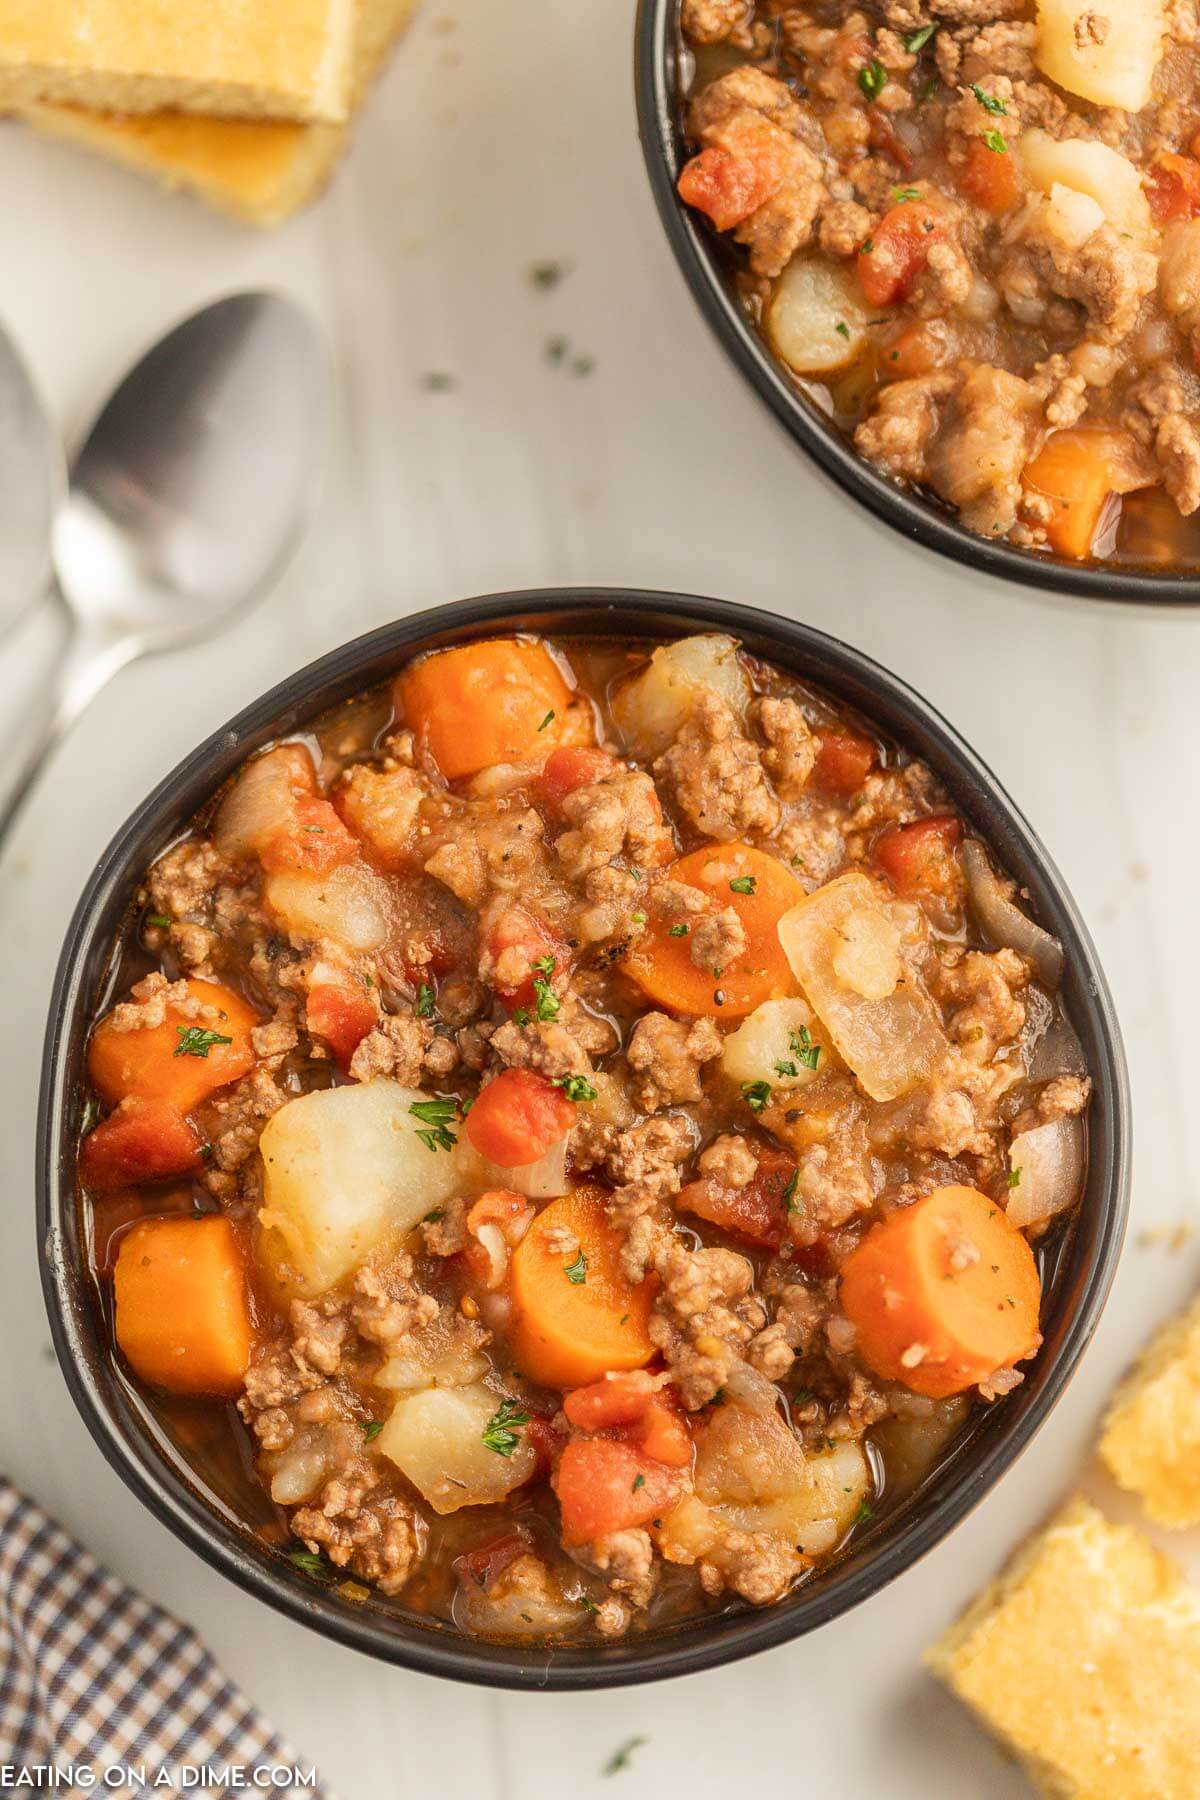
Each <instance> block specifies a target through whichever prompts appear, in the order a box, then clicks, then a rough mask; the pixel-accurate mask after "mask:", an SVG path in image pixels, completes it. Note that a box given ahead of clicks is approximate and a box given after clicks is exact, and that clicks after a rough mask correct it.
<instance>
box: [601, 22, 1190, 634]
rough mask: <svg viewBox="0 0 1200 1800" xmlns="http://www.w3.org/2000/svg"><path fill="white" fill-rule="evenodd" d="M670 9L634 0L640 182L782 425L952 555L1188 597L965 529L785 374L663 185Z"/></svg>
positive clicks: (1027, 580)
mask: <svg viewBox="0 0 1200 1800" xmlns="http://www.w3.org/2000/svg"><path fill="white" fill-rule="evenodd" d="M678 14H679V0H638V11H637V22H636V25H635V27H634V89H635V95H636V101H637V118H638V134H639V136H640V138H641V142H642V154H643V157H644V160H645V164H646V172H647V174H648V176H649V179H650V188H651V191H652V193H653V195H654V200H655V204H656V206H657V208H658V216H659V219H660V220H661V222H662V225H663V228H664V230H665V232H666V235H667V241H668V242H669V244H670V246H671V249H672V250H673V251H674V254H675V260H676V262H677V263H678V264H679V267H680V269H681V271H682V273H683V277H684V280H685V281H686V283H687V285H688V288H689V289H690V290H691V294H692V298H693V299H694V300H695V301H696V303H697V305H698V306H699V308H700V311H701V313H702V314H703V316H704V318H705V320H706V321H707V323H708V325H709V327H710V328H711V330H712V331H713V333H714V334H715V336H716V337H717V339H718V341H719V342H720V344H721V347H722V349H723V350H724V351H725V352H726V354H727V355H728V356H729V358H730V360H731V361H732V362H733V363H734V365H735V367H736V368H738V369H739V370H740V371H741V373H742V375H743V376H744V377H745V378H746V380H747V381H748V382H749V383H750V386H751V387H752V388H753V389H754V390H755V392H756V393H757V394H758V396H759V398H760V399H761V400H764V401H765V402H766V404H767V406H768V407H769V408H770V410H771V412H772V413H774V415H775V417H776V419H777V420H778V421H779V423H780V424H781V425H782V426H783V428H784V430H785V431H787V432H788V434H789V435H790V436H791V437H792V438H793V439H794V440H795V441H796V443H798V444H799V446H800V448H801V449H802V450H804V451H805V452H806V453H807V454H808V455H809V456H810V457H811V458H812V460H813V461H814V462H815V463H816V464H817V465H818V467H819V468H820V469H822V470H823V471H824V473H825V474H826V475H828V476H830V477H831V478H832V480H833V481H834V482H835V483H836V484H837V486H838V487H840V488H841V489H842V490H843V492H845V493H847V494H849V495H850V496H851V497H852V498H853V499H855V500H858V501H860V502H861V503H862V504H863V505H864V506H866V507H867V508H868V510H869V511H871V512H872V513H874V514H875V517H876V518H878V519H881V520H882V521H883V522H884V524H885V525H889V526H891V527H892V529H893V530H894V531H898V532H899V533H900V534H901V536H903V537H906V538H909V539H910V540H911V541H913V542H914V543H918V544H921V545H923V546H924V547H925V548H926V549H928V550H935V551H937V552H938V553H939V554H940V555H942V556H946V557H949V558H951V559H952V560H953V561H954V562H958V563H965V564H967V565H969V566H970V567H972V568H976V569H982V570H984V571H985V573H987V574H988V575H994V576H997V577H998V578H1000V579H1001V580H1004V581H1015V582H1021V583H1024V584H1025V585H1026V586H1029V587H1037V588H1043V589H1047V590H1049V591H1050V592H1052V593H1056V594H1058V595H1060V596H1063V595H1065V596H1068V597H1075V598H1086V599H1089V600H1110V601H1124V602H1126V603H1127V604H1134V605H1159V606H1194V605H1197V604H1200V569H1192V570H1181V571H1180V572H1178V573H1177V574H1170V575H1168V574H1150V573H1147V572H1146V571H1144V570H1141V569H1138V568H1134V567H1127V566H1125V565H1121V566H1117V565H1110V566H1104V565H1099V564H1087V565H1078V564H1073V563H1066V562H1060V561H1058V560H1056V559H1050V558H1048V557H1044V556H1038V555H1035V554H1034V553H1033V552H1032V551H1028V550H1021V549H1019V548H1018V547H1017V546H1016V545H1014V544H1009V543H1006V542H1001V541H997V540H994V539H991V538H984V537H980V536H979V534H978V533H977V532H973V531H968V530H967V528H966V526H964V525H960V524H959V522H958V520H957V519H956V518H955V517H954V516H953V515H952V514H951V513H949V512H943V511H942V510H941V509H940V508H939V507H938V506H937V505H936V504H935V503H934V502H933V501H932V500H927V499H925V498H923V497H921V496H919V495H918V494H916V493H914V492H913V491H911V490H910V489H908V488H904V487H901V486H899V485H898V484H897V483H896V482H893V481H889V480H888V478H887V477H886V476H885V475H881V474H880V473H879V471H878V470H876V469H874V468H873V467H872V466H871V464H870V463H868V462H867V461H866V460H865V458H863V457H861V456H860V455H859V454H858V452H857V451H856V450H855V449H854V447H853V445H852V444H851V443H850V441H849V440H848V439H847V438H846V437H845V436H844V435H843V433H842V432H841V431H840V430H839V429H838V427H837V426H836V425H835V424H834V423H833V422H832V421H831V420H828V419H826V418H824V417H823V415H822V414H821V413H820V411H819V410H818V408H817V407H816V406H814V405H813V404H812V403H811V402H810V401H809V400H807V399H806V398H805V396H804V395H803V394H802V393H801V392H800V391H799V390H798V389H797V388H796V387H795V386H794V385H793V383H792V381H791V380H790V379H789V378H788V376H787V375H786V374H785V373H784V370H783V366H782V364H781V363H780V362H779V361H778V360H777V359H776V358H775V357H774V356H773V355H772V354H771V352H770V351H769V350H768V349H767V346H766V344H765V343H764V342H763V340H762V339H761V338H760V337H759V335H758V333H757V332H756V331H755V330H754V328H753V326H752V325H751V323H750V321H749V319H748V318H747V317H746V314H745V312H744V310H743V308H742V306H741V305H740V303H739V301H738V299H737V297H736V295H735V294H734V293H733V292H732V290H731V284H730V280H729V268H730V252H729V251H728V248H727V247H724V246H723V244H722V240H721V239H719V238H718V236H717V234H716V233H715V232H713V231H712V230H711V229H710V228H709V227H708V226H707V225H704V224H702V223H701V222H700V221H699V219H698V218H697V216H696V215H695V213H693V212H691V211H690V210H689V208H687V207H686V206H684V204H683V202H682V201H681V200H680V198H679V196H678V194H677V193H676V191H675V180H676V177H677V176H678V173H679V170H680V169H681V168H682V166H683V163H684V161H685V160H686V156H687V150H686V146H685V143H684V138H683V133H682V131H681V129H680V120H679V107H678V101H677V97H676V95H677V87H676V54H677V33H678V24H677V21H678Z"/></svg>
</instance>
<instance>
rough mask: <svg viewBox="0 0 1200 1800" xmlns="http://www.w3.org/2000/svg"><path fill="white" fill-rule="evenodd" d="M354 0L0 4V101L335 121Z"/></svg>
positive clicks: (17, 0) (348, 58) (344, 95)
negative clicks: (50, 101)
mask: <svg viewBox="0 0 1200 1800" xmlns="http://www.w3.org/2000/svg"><path fill="white" fill-rule="evenodd" d="M357 25H358V0H0V107H8V108H10V109H15V108H17V107H19V106H22V105H28V104H29V103H30V102H31V101H34V100H59V101H69V102H73V103H74V104H75V105H77V106H88V107H94V108H97V109H99V110H101V111H107V112H125V113H132V112H155V111H158V110H160V109H162V108H165V107H170V108H172V109H175V110H179V111H183V112H199V113H217V114H221V115H223V116H226V117H230V118H255V119H295V120H301V121H304V122H311V123H325V124H332V125H337V124H340V123H341V122H342V120H343V119H345V118H346V117H347V115H348V113H349V109H350V88H351V77H352V63H353V49H354V34H355V30H356V28H357Z"/></svg>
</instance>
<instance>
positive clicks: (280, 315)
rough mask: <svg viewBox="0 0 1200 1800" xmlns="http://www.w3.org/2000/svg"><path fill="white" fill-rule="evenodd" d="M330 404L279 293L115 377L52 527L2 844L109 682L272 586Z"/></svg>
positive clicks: (1, 801) (312, 491)
mask: <svg viewBox="0 0 1200 1800" xmlns="http://www.w3.org/2000/svg"><path fill="white" fill-rule="evenodd" d="M328 400H329V366H328V361H327V358H326V355H325V353H324V350H323V347H322V344H321V341H320V339H319V337H318V335H317V331H316V328H315V327H314V325H313V324H312V322H311V321H310V320H309V319H308V317H307V316H306V315H305V314H304V313H303V312H301V311H300V309H299V308H298V307H297V306H295V305H294V304H293V303H292V302H291V301H290V300H286V299H284V298H283V297H282V296H281V295H278V294H267V293H249V294H234V295H232V296H231V297H230V298H229V299H227V300H220V301H218V302H217V303H216V304H215V305H213V306H208V307H205V308H204V310H203V311H201V312H198V313H195V314H194V315H193V316H192V317H191V318H190V319H185V320H184V322H183V324H182V325H179V326H177V327H176V328H175V330H174V331H172V332H171V333H170V334H169V335H168V336H167V337H165V338H163V339H162V341H161V342H160V343H158V344H156V345H155V346H154V348H153V349H152V350H151V351H150V352H149V353H148V355H147V356H145V357H144V358H143V360H142V361H141V362H139V363H138V364H137V365H136V366H135V367H134V368H133V369H131V370H130V372H129V374H128V375H126V377H125V379H124V381H122V383H121V385H120V386H119V387H118V388H117V390H116V392H115V393H114V394H113V395H112V397H111V398H110V399H109V401H108V403H107V405H106V406H105V407H104V409H103V411H102V412H101V413H100V416H99V418H98V419H97V420H96V422H95V424H94V425H93V426H92V429H91V431H90V433H89V434H88V437H87V440H86V442H85V443H84V445H83V448H82V450H81V451H80V452H79V456H78V458H77V459H76V462H75V465H74V468H73V469H72V471H71V482H70V491H69V493H68V496H67V498H66V500H65V502H64V503H63V505H62V506H61V507H60V508H59V511H58V514H57V516H56V518H55V521H54V529H53V555H54V567H55V571H56V573H57V576H58V586H57V589H56V593H55V598H56V600H57V602H58V604H59V605H60V606H61V608H62V609H63V610H64V612H65V614H66V620H67V626H68V631H67V637H66V641H65V643H64V645H63V647H62V649H61V651H60V653H59V658H58V662H57V665H56V666H55V667H54V669H53V670H52V671H51V673H50V675H49V676H48V678H47V680H46V684H45V691H44V693H43V694H41V695H40V696H39V700H38V708H37V712H38V716H37V718H36V719H35V721H34V722H33V723H32V725H31V724H30V723H28V722H23V723H22V726H21V729H20V732H19V735H18V734H17V733H16V732H13V733H12V735H11V737H10V741H9V743H8V744H7V745H6V746H5V748H6V749H7V750H8V752H9V754H8V756H7V757H4V758H0V766H2V767H3V768H4V770H5V774H6V777H7V780H6V782H5V784H4V786H3V790H2V797H0V840H2V839H3V837H4V835H5V833H6V831H7V830H8V828H9V826H10V825H11V823H12V820H13V818H14V816H15V815H16V813H17V811H18V809H19V808H20V806H21V803H22V801H23V800H24V798H25V796H26V794H27V793H28V792H29V789H30V787H31V786H32V784H33V782H34V780H35V779H36V777H37V775H38V773H39V771H40V769H41V766H42V763H43V762H44V760H45V758H46V757H47V756H48V755H49V753H50V751H51V750H53V748H54V746H55V745H56V744H57V743H59V742H60V741H61V739H62V738H63V737H64V736H65V734H66V733H67V732H68V731H69V730H70V728H71V726H72V725H73V724H74V723H75V721H76V719H77V718H78V717H79V715H80V713H81V712H82V711H83V710H84V708H85V707H86V706H87V705H88V704H89V702H90V701H91V700H93V699H94V698H95V696H96V694H98V693H99V691H100V689H101V688H102V687H103V686H104V684H105V683H106V682H107V681H108V680H109V679H110V678H111V677H112V676H113V675H115V674H116V672H117V671H118V670H119V669H121V668H123V667H124V666H125V664H126V663H129V662H132V661H133V660H134V658H135V657H138V656H143V655H146V654H148V653H150V652H153V651H158V650H173V649H177V648H179V646H180V645H183V644H187V643H189V642H194V641H196V640H197V639H200V638H204V637H207V636H209V635H211V634H212V633H213V632H214V631H217V630H218V629H219V628H220V627H221V626H223V625H225V624H227V623H228V621H229V620H230V619H231V618H232V616H233V615H234V614H235V613H237V612H240V611H241V610H242V609H243V608H244V607H246V606H248V605H249V604H250V603H251V602H252V601H254V600H256V599H258V598H259V596H260V595H261V594H262V593H263V592H264V591H265V589H266V588H267V587H268V586H269V585H270V584H271V582H272V581H273V580H274V579H275V578H276V577H277V576H278V575H279V574H280V572H281V570H282V569H283V567H284V565H285V564H286V563H287V561H288V560H289V558H290V557H291V555H292V553H293V552H294V550H295V549H296V546H297V545H298V543H299V541H300V537H301V534H302V532H303V528H304V526H305V524H306V522H307V519H308V516H309V514H310V512H311V510H312V505H313V502H314V500H315V498H316V491H317V484H318V477H319V472H320V466H321V462H322V456H321V451H322V448H323V445H324V439H325V428H326V424H327V415H328Z"/></svg>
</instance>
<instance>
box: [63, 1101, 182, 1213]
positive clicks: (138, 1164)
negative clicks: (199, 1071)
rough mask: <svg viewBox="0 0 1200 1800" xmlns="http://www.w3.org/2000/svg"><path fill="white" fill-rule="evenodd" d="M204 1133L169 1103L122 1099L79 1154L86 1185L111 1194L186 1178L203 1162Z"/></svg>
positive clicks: (87, 1137) (86, 1138)
mask: <svg viewBox="0 0 1200 1800" xmlns="http://www.w3.org/2000/svg"><path fill="white" fill-rule="evenodd" d="M200 1146H201V1138H200V1133H199V1132H198V1131H197V1130H196V1128H195V1126H194V1125H193V1124H192V1123H191V1122H190V1120H188V1119H185V1118H184V1116H183V1114H182V1113H181V1112H179V1111H178V1110H177V1109H176V1108H175V1107H173V1106H168V1104H167V1103H166V1101H164V1100H142V1099H129V1100H122V1102H121V1104H120V1106H118V1107H117V1109H116V1111H115V1112H113V1113H110V1114H109V1116H108V1118H107V1119H103V1120H102V1121H101V1122H100V1124H99V1125H97V1126H96V1128H95V1130H94V1131H89V1132H88V1134H87V1136H86V1137H85V1138H84V1140H83V1143H82V1145H81V1146H80V1151H79V1172H80V1175H81V1177H82V1179H83V1185H84V1186H85V1187H90V1188H100V1189H108V1190H111V1189H113V1188H122V1187H136V1186H137V1185H138V1184H139V1183H141V1182H144V1181H166V1180H168V1179H169V1178H170V1177H171V1176H172V1175H186V1174H187V1173H188V1171H189V1170H191V1169H194V1168H195V1167H196V1164H197V1163H198V1162H199V1160H200Z"/></svg>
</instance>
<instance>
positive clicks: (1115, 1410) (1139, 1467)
mask: <svg viewBox="0 0 1200 1800" xmlns="http://www.w3.org/2000/svg"><path fill="white" fill-rule="evenodd" d="M1100 1456H1101V1458H1102V1460H1103V1462H1104V1463H1105V1464H1106V1466H1107V1468H1108V1470H1109V1473H1110V1474H1111V1475H1112V1476H1113V1478H1114V1479H1115V1480H1116V1481H1118V1482H1119V1483H1120V1485H1121V1486H1122V1487H1123V1488H1128V1489H1129V1490H1130V1492H1131V1493H1134V1494H1137V1495H1139V1496H1140V1498H1141V1501H1142V1504H1143V1506H1144V1507H1145V1508H1146V1512H1147V1513H1148V1514H1149V1516H1150V1518H1152V1519H1153V1520H1154V1522H1155V1524H1157V1525H1171V1526H1175V1527H1183V1526H1187V1525H1200V1301H1197V1302H1196V1304H1195V1305H1194V1306H1193V1307H1192V1308H1191V1310H1190V1311H1189V1312H1186V1313H1184V1314H1183V1316H1182V1317H1181V1318H1178V1319H1173V1320H1172V1321H1171V1323H1170V1324H1169V1325H1167V1326H1166V1327H1165V1328H1164V1329H1163V1330H1162V1331H1161V1332H1159V1334H1158V1336H1157V1337H1156V1338H1154V1339H1153V1341H1152V1342H1151V1344H1150V1346H1149V1348H1148V1349H1147V1350H1146V1351H1145V1353H1144V1355H1143V1356H1142V1358H1141V1361H1140V1362H1139V1363H1138V1364H1137V1366H1136V1367H1135V1368H1134V1371H1133V1373H1132V1375H1131V1376H1130V1377H1129V1379H1128V1381H1126V1382H1125V1383H1124V1384H1123V1385H1122V1386H1121V1387H1119V1388H1118V1389H1117V1391H1116V1394H1115V1395H1114V1396H1113V1403H1112V1405H1111V1407H1110V1408H1109V1411H1108V1417H1107V1418H1106V1419H1105V1421H1104V1430H1103V1434H1102V1435H1101V1438H1100ZM1197 1729H1198V1730H1200V1720H1198V1721H1197Z"/></svg>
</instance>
